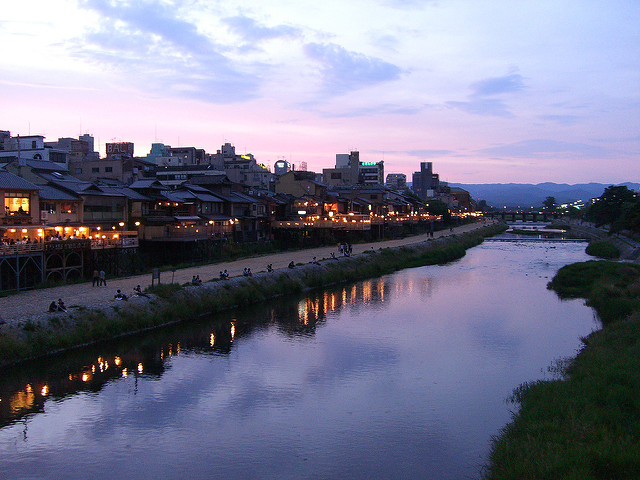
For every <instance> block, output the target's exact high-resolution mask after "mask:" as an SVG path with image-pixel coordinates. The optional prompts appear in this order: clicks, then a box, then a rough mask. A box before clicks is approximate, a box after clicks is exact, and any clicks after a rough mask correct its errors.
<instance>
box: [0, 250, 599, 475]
mask: <svg viewBox="0 0 640 480" xmlns="http://www.w3.org/2000/svg"><path fill="white" fill-rule="evenodd" d="M585 246H586V244H584V243H572V242H553V243H551V242H524V241H523V242H495V241H485V243H484V244H482V245H480V246H478V247H475V248H472V249H470V250H468V252H467V255H466V256H465V257H464V258H462V259H461V260H459V261H456V262H453V263H450V264H448V265H443V266H428V267H421V268H415V269H408V270H403V271H400V272H397V273H395V274H393V275H387V276H384V277H381V278H379V279H375V280H370V281H366V282H360V283H357V284H354V285H349V286H346V287H341V288H337V289H329V290H323V291H317V292H314V293H313V294H311V295H307V296H305V297H301V298H297V299H287V300H282V301H278V302H272V303H269V304H268V305H263V306H261V307H257V308H252V309H247V310H243V311H238V312H234V313H229V314H226V315H218V316H217V317H216V318H215V319H208V320H205V321H198V322H192V323H187V324H181V325H178V326H175V327H172V328H168V329H163V330H162V331H159V332H156V333H152V334H146V335H143V336H137V337H134V338H131V339H127V340H124V341H121V342H117V343H113V344H110V345H106V346H101V347H99V348H95V349H92V350H89V351H83V352H75V353H73V354H68V355H65V356H63V357H60V358H52V359H50V360H47V361H46V362H40V363H39V364H35V365H34V364H32V365H26V366H24V367H21V368H20V369H14V370H10V371H5V372H2V378H0V425H1V428H0V471H1V472H3V475H5V476H6V477H7V478H96V479H99V478H105V479H106V478H129V479H137V478H151V477H155V478H165V477H168V476H172V477H177V478H194V479H198V478H203V479H204V478H230V479H236V478H237V479H252V478H255V479H266V478H269V479H272V478H283V479H285V478H292V479H293V478H295V479H305V478H309V479H312V478H314V479H315V478H324V479H333V478H335V479H338V478H340V479H344V478H350V479H358V478H363V479H364V478H403V479H411V478H416V479H418V478H420V479H429V478H433V479H449V478H451V479H454V478H455V479H458V478H477V477H479V475H480V471H481V468H482V465H483V464H484V463H485V462H486V455H487V453H488V451H489V442H490V438H491V435H495V434H497V433H498V432H499V430H500V428H501V427H503V426H504V425H505V424H506V423H507V422H508V421H509V419H510V412H511V411H513V410H514V409H516V408H517V406H514V405H513V404H510V403H508V402H507V401H506V399H507V398H508V396H509V395H510V393H511V391H512V390H513V389H514V388H515V387H517V386H518V385H519V384H520V383H522V382H524V381H533V380H536V379H541V378H552V377H553V375H554V374H555V373H553V372H554V371H555V366H556V364H557V363H559V361H560V363H561V360H562V359H563V358H566V357H573V356H574V355H575V353H576V352H577V351H578V349H579V348H580V345H581V344H580V337H581V336H585V335H587V334H589V333H590V332H591V331H592V330H593V329H596V328H599V323H598V322H597V320H596V319H595V317H594V314H593V312H592V310H591V309H590V308H588V307H586V306H585V305H584V302H583V301H581V300H571V301H561V300H559V299H558V298H557V296H556V295H555V294H554V293H553V292H551V291H549V290H547V289H546V283H547V282H548V281H549V280H550V279H551V278H552V277H553V275H554V273H555V272H556V271H557V270H558V269H559V268H560V267H561V266H563V265H565V264H568V263H574V262H577V261H583V260H586V259H588V256H587V255H586V254H585V253H584V248H585ZM549 367H551V368H549ZM550 370H551V371H550Z"/></svg>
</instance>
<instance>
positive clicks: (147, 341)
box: [0, 277, 425, 425]
mask: <svg viewBox="0 0 640 480" xmlns="http://www.w3.org/2000/svg"><path fill="white" fill-rule="evenodd" d="M416 283H419V284H420V285H421V286H422V287H424V286H425V284H424V282H422V281H419V282H418V281H416V280H414V279H411V278H407V279H403V280H402V281H400V282H394V284H393V289H394V292H395V293H398V292H401V291H403V290H405V291H410V292H413V291H414V290H415V288H416ZM388 288H389V287H388V285H387V283H386V280H385V278H384V277H383V278H379V279H376V280H368V281H365V282H361V283H358V284H353V285H349V286H345V287H342V288H339V289H334V290H326V291H321V292H315V293H313V294H311V295H309V296H307V297H305V298H301V299H300V300H298V301H297V302H292V301H290V300H284V301H276V302H272V303H271V304H269V305H268V306H265V307H261V308H250V309H247V310H246V311H244V312H243V314H242V316H241V317H240V316H238V314H237V313H234V314H227V315H219V316H217V317H216V318H212V319H209V320H207V321H204V322H202V321H200V322H195V321H194V322H190V323H185V324H182V325H179V326H175V327H171V328H169V329H163V330H160V331H157V332H152V333H150V334H145V335H144V338H143V337H142V336H134V337H132V338H131V339H127V340H124V341H120V342H114V343H112V344H109V345H107V346H105V347H100V348H91V349H88V351H84V352H73V353H69V354H64V355H61V356H56V357H51V358H49V359H47V360H46V361H45V362H34V363H27V364H26V365H24V366H23V367H21V368H7V369H5V370H4V371H2V372H1V375H0V425H7V424H9V423H11V422H12V421H15V420H18V419H20V418H22V417H23V416H24V415H26V414H30V413H38V412H43V411H44V404H45V402H46V400H47V399H52V400H59V399H62V398H64V397H66V396H68V395H72V394H75V393H79V392H97V391H99V390H100V389H101V388H102V387H103V386H104V385H105V384H107V383H108V382H110V381H113V380H116V379H119V378H122V377H124V378H126V377H128V376H129V375H145V376H147V377H157V378H160V377H161V376H162V375H163V373H164V371H165V369H166V368H169V365H170V363H169V362H168V361H169V360H170V359H171V358H172V357H175V356H179V355H181V354H182V353H197V354H213V355H228V354H229V353H231V351H232V349H233V345H234V341H236V342H237V341H239V340H241V339H242V338H243V337H245V336H249V335H252V334H254V333H256V332H259V331H261V330H265V329H268V328H269V327H270V326H274V325H275V326H276V328H277V330H278V332H280V333H281V334H282V335H284V336H287V337H290V338H304V337H313V336H314V335H315V333H316V329H317V328H318V327H320V326H321V325H322V324H323V323H324V322H325V321H326V317H327V314H328V313H331V312H336V311H339V310H340V309H342V308H345V307H350V308H353V309H354V310H360V309H361V308H364V307H366V306H370V305H372V304H376V303H382V302H384V299H385V295H387V296H388V292H387V291H388ZM141 341H142V343H141Z"/></svg>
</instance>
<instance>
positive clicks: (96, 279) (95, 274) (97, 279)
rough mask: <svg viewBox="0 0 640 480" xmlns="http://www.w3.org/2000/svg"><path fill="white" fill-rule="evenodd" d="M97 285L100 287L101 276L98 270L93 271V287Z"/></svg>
mask: <svg viewBox="0 0 640 480" xmlns="http://www.w3.org/2000/svg"><path fill="white" fill-rule="evenodd" d="M96 285H98V286H100V275H99V273H98V270H97V269H96V270H94V271H93V286H94V287H95V286H96Z"/></svg>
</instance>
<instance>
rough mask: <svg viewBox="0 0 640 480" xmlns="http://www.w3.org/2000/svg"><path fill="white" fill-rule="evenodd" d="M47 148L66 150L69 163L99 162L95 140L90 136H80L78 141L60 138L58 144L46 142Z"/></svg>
mask: <svg viewBox="0 0 640 480" xmlns="http://www.w3.org/2000/svg"><path fill="white" fill-rule="evenodd" d="M44 145H45V147H46V148H52V149H57V150H64V151H65V152H67V158H68V159H69V162H72V161H76V162H80V161H85V160H98V158H99V155H98V152H96V151H95V150H94V145H95V142H94V139H93V136H91V135H89V134H84V135H80V136H79V137H78V138H77V139H76V138H70V137H63V138H58V141H57V142H44Z"/></svg>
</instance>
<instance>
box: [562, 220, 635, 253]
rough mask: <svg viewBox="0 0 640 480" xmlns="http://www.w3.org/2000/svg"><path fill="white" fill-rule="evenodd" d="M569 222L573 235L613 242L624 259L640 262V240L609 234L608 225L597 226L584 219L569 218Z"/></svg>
mask: <svg viewBox="0 0 640 480" xmlns="http://www.w3.org/2000/svg"><path fill="white" fill-rule="evenodd" d="M568 224H569V225H570V226H571V230H570V232H571V234H572V235H573V236H577V237H580V238H587V239H589V240H603V241H607V242H611V243H612V244H613V245H615V246H616V247H617V248H618V250H620V258H621V259H622V260H627V261H631V262H635V263H639V262H640V242H638V241H636V240H634V239H632V238H630V237H628V236H626V235H622V234H613V235H609V231H608V229H607V228H606V227H600V228H596V227H595V225H594V224H592V223H589V222H585V221H582V220H569V222H568Z"/></svg>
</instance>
